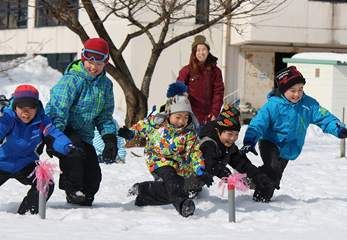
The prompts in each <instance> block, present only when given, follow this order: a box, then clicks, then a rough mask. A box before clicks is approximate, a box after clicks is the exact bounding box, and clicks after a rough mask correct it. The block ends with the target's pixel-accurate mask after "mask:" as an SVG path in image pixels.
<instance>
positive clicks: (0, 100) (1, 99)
mask: <svg viewBox="0 0 347 240" xmlns="http://www.w3.org/2000/svg"><path fill="white" fill-rule="evenodd" d="M0 105H2V106H5V107H8V106H10V101H9V100H8V99H7V98H6V96H5V95H0Z"/></svg>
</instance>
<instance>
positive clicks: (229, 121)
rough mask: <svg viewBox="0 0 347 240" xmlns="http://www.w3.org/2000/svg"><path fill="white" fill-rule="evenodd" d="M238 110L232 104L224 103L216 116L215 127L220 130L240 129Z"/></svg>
mask: <svg viewBox="0 0 347 240" xmlns="http://www.w3.org/2000/svg"><path fill="white" fill-rule="evenodd" d="M239 115H240V111H239V110H237V108H235V107H234V106H233V105H231V104H228V105H225V106H224V108H223V109H222V111H221V113H220V114H219V116H218V117H217V120H216V127H217V128H218V129H219V130H221V131H224V130H229V131H231V130H235V131H238V132H239V131H240V129H241V124H240V120H239Z"/></svg>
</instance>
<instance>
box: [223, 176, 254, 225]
mask: <svg viewBox="0 0 347 240" xmlns="http://www.w3.org/2000/svg"><path fill="white" fill-rule="evenodd" d="M246 176H247V175H246V174H241V173H234V174H232V175H230V176H229V177H224V178H222V179H221V181H220V182H219V184H218V186H219V187H221V186H222V185H223V190H222V196H224V189H225V184H224V183H226V184H227V185H228V199H229V201H228V208H229V222H236V216H235V188H236V189H238V190H241V191H244V192H247V191H248V189H249V186H248V184H247V181H246V179H245V178H246Z"/></svg>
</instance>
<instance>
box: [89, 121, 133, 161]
mask: <svg viewBox="0 0 347 240" xmlns="http://www.w3.org/2000/svg"><path fill="white" fill-rule="evenodd" d="M113 122H114V124H115V125H116V131H117V133H118V129H119V125H118V123H117V121H116V120H113ZM93 146H94V148H95V151H96V154H97V155H99V154H102V152H103V150H104V147H105V144H104V141H103V140H102V138H101V135H100V134H99V131H98V130H97V129H95V131H94V139H93ZM117 147H118V153H117V157H116V161H118V160H120V159H123V160H124V159H125V156H126V155H127V151H126V150H125V141H124V138H122V137H119V136H118V134H117Z"/></svg>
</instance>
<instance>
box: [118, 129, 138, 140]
mask: <svg viewBox="0 0 347 240" xmlns="http://www.w3.org/2000/svg"><path fill="white" fill-rule="evenodd" d="M118 136H120V137H122V138H124V139H126V140H129V139H132V138H134V133H133V131H131V130H129V129H128V128H127V127H126V126H123V127H121V128H120V129H119V130H118Z"/></svg>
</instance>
